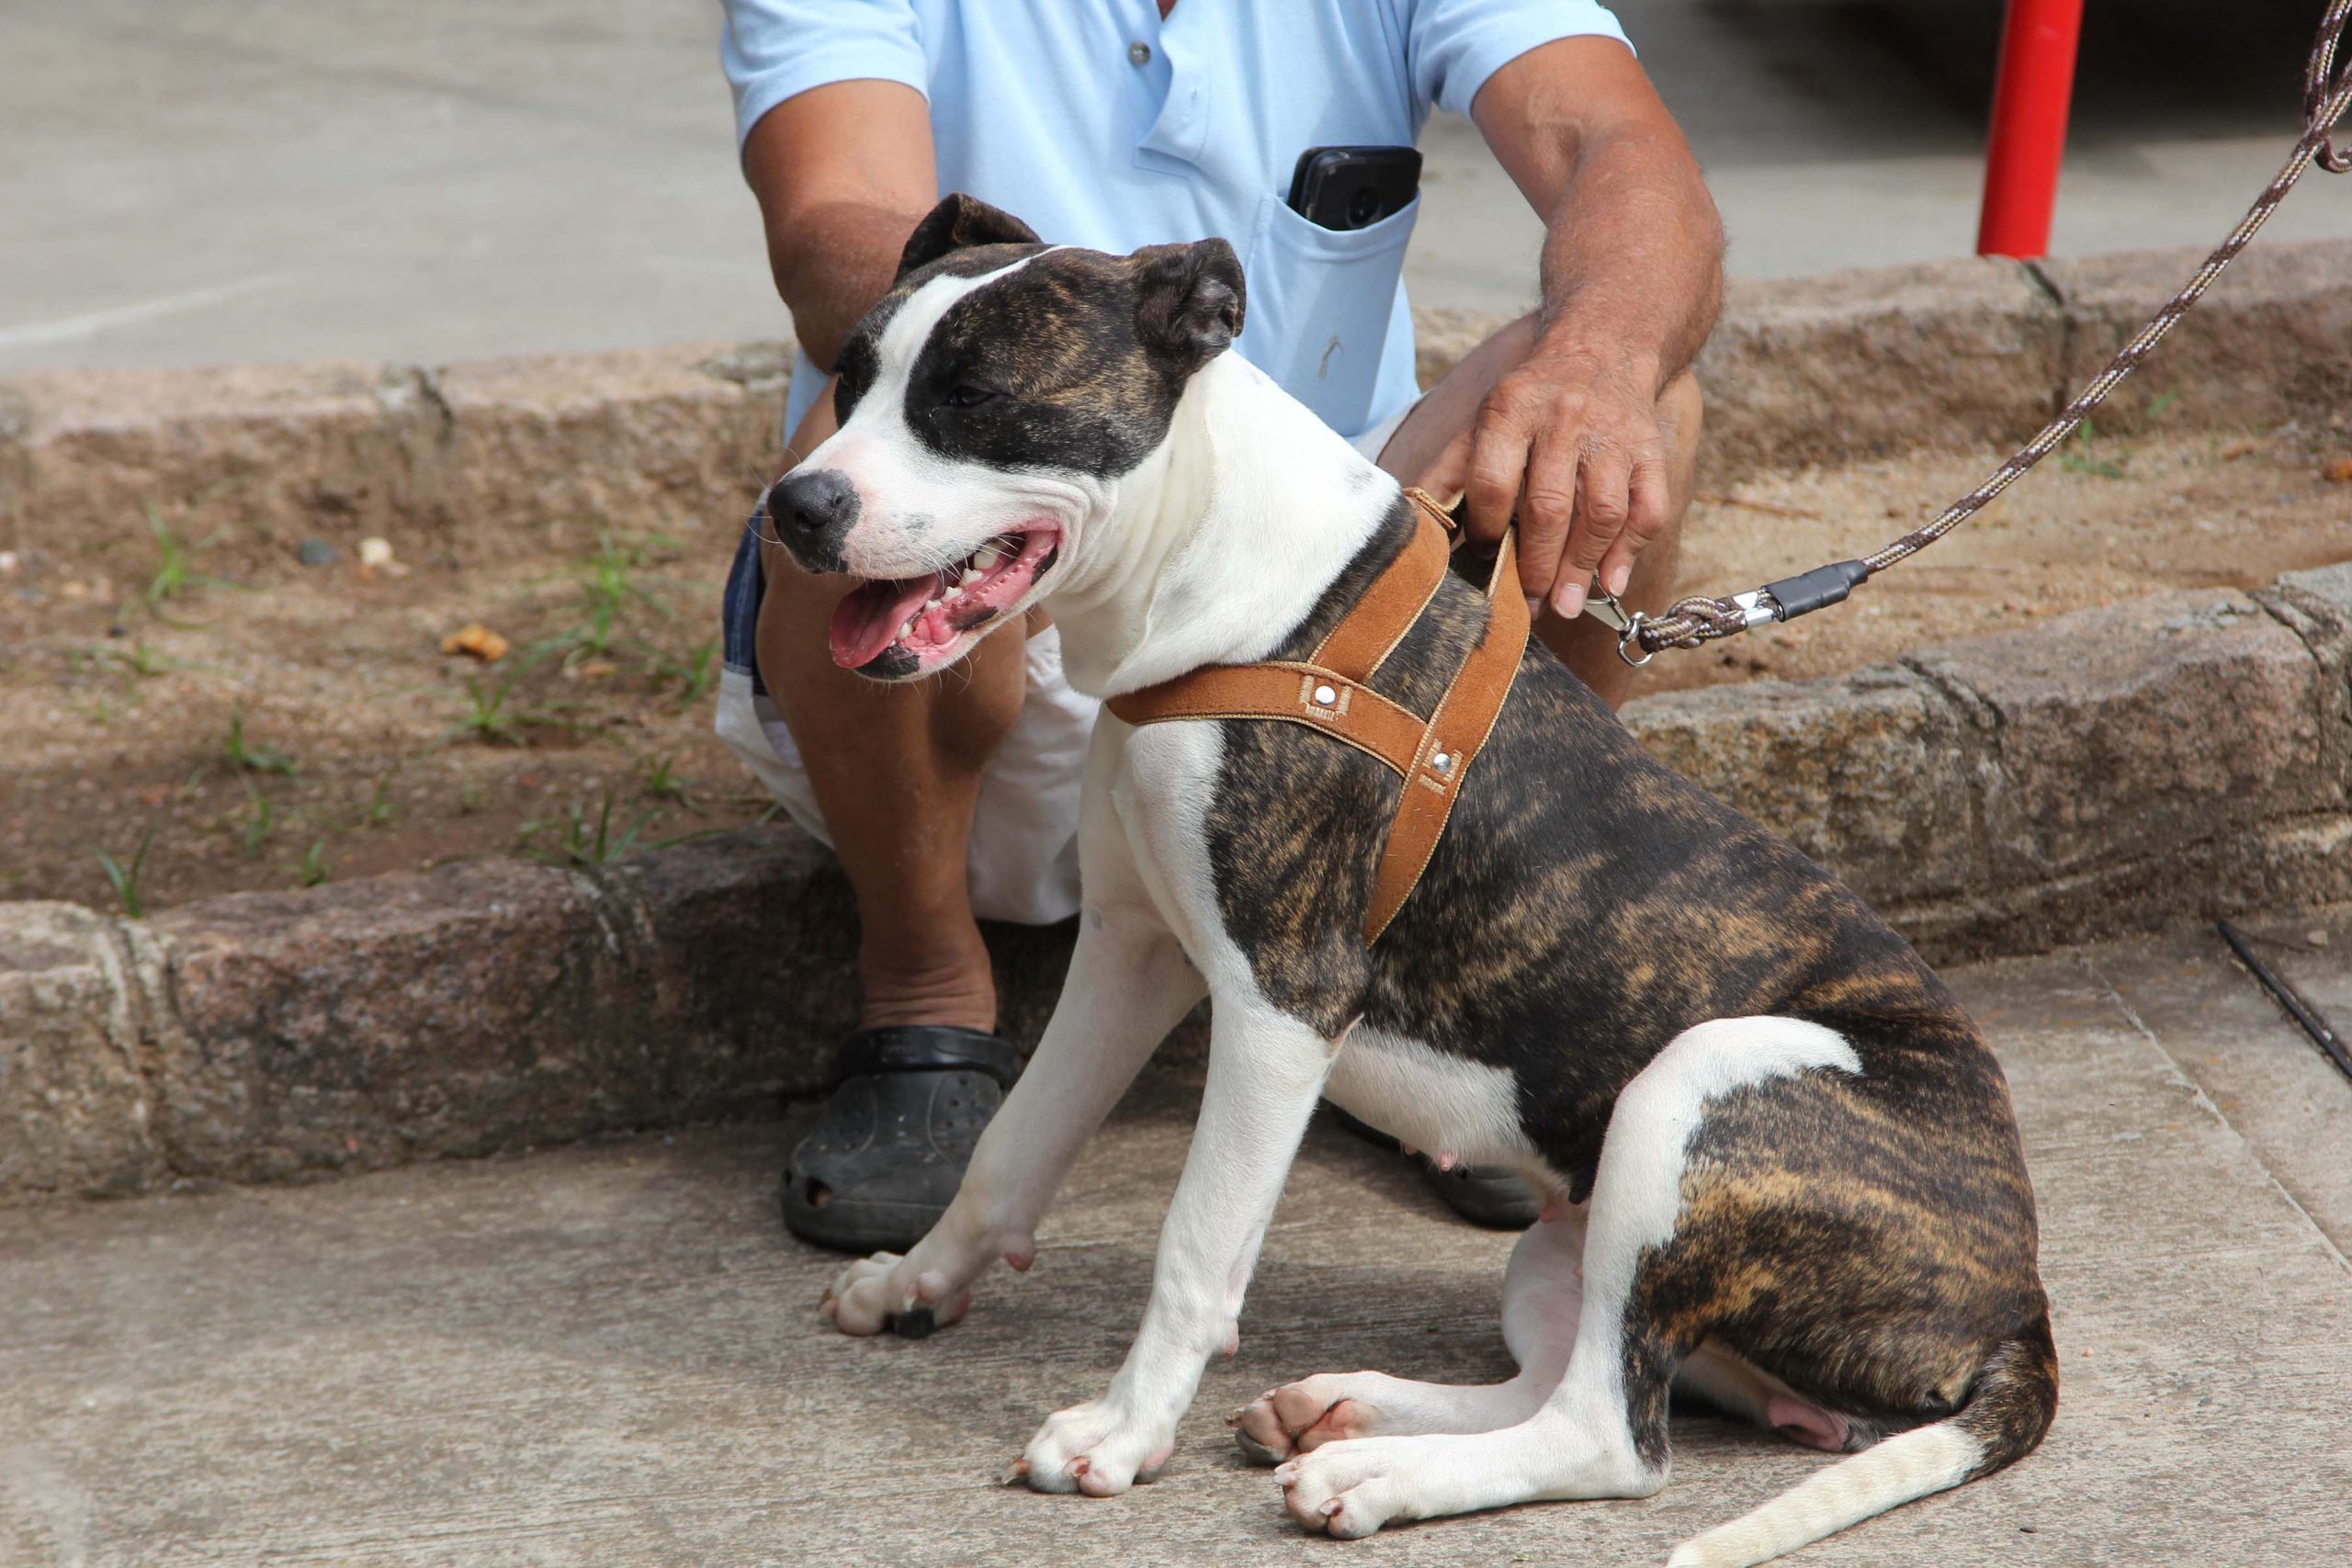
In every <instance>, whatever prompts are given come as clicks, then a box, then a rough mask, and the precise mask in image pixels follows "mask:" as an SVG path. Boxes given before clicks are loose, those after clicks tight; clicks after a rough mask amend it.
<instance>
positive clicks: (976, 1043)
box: [835, 1023, 1021, 1089]
mask: <svg viewBox="0 0 2352 1568" xmlns="http://www.w3.org/2000/svg"><path fill="white" fill-rule="evenodd" d="M959 1071H960V1072H979V1073H986V1074H987V1075H988V1076H989V1077H992V1078H994V1079H995V1080H996V1081H997V1083H998V1085H999V1086H1000V1087H1001V1088H1004V1089H1011V1088H1012V1080H1013V1079H1015V1078H1017V1077H1020V1076H1021V1053H1020V1051H1019V1050H1018V1049H1017V1048H1016V1047H1015V1046H1014V1045H1013V1043H1012V1042H1011V1041H1010V1040H1006V1039H1004V1038H1002V1037H1001V1036H999V1035H995V1034H989V1033H988V1032H984V1031H982V1030H978V1029H965V1028H962V1027H960V1026H959V1025H956V1024H951V1023H893V1024H885V1025H883V1026H882V1027H881V1028H878V1029H861V1030H859V1031H858V1032H856V1033H854V1034H853V1035H851V1036H850V1037H849V1038H848V1039H846V1040H844V1041H842V1048H841V1055H840V1056H839V1057H838V1058H837V1059H836V1066H835V1073H836V1076H837V1077H840V1078H853V1077H858V1076H860V1075H862V1074H865V1073H937V1072H959Z"/></svg>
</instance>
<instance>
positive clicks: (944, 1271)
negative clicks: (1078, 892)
mask: <svg viewBox="0 0 2352 1568" xmlns="http://www.w3.org/2000/svg"><path fill="white" fill-rule="evenodd" d="M1204 989H1205V987H1204V984H1203V982H1202V980H1201V978H1200V976H1199V975H1198V974H1197V973H1196V972H1195V971H1194V970H1193V966H1192V964H1191V963H1190V962H1189V961H1188V960H1187V959H1186V958H1185V957H1184V953H1183V950H1182V948H1181V947H1180V946H1178V945H1177V942H1176V939H1175V938H1174V937H1173V936H1171V935H1170V934H1169V932H1168V929H1167V928H1166V927H1165V926H1164V925H1162V924H1161V923H1160V922H1159V917H1158V916H1157V915H1155V914H1153V913H1152V912H1151V911H1150V910H1149V909H1148V908H1146V907H1144V906H1141V905H1139V904H1133V903H1128V904H1122V905H1119V906H1116V907H1113V908H1107V909H1106V908H1101V907H1090V908H1087V909H1086V910H1085V911H1083V912H1082V913H1081V914H1080V921H1079V933H1078V944H1077V947H1076V950H1075V951H1074V952H1073V953H1071V955H1070V964H1069V978H1068V979H1067V980H1065V981H1064V982H1063V984H1062V994H1061V998H1060V999H1059V1000H1058V1001H1057V1002H1056V1003H1055V1004H1054V1016H1053V1018H1052V1020H1051V1021H1049V1022H1048V1023H1047V1024H1046V1033H1045V1037H1044V1038H1043V1039H1042V1040H1040V1041H1039V1042H1038V1044H1037V1050H1036V1053H1035V1055H1033V1056H1032V1057H1031V1058H1030V1061H1029V1065H1028V1066H1027V1067H1026V1068H1024V1069H1023V1071H1022V1074H1021V1077H1020V1079H1019V1080H1018V1081H1017V1082H1015V1083H1014V1084H1013V1086H1012V1092H1011V1093H1010V1094H1008V1095H1007V1096H1006V1097H1005V1100H1004V1104H1003V1106H1002V1107H1001V1109H999V1110H998V1111H997V1113H996V1116H995V1118H994V1119H993V1120H992V1121H990V1122H989V1125H988V1129H987V1130H986V1131H985V1132H983V1133H982V1134H980V1140H979V1143H978V1145H977V1146H976V1147H975V1148H974V1149H973V1151H972V1163H971V1165H970V1167H969V1168H967V1169H966V1171H965V1172H964V1180H963V1183H962V1184H961V1185H960V1186H959V1187H958V1188H957V1189H956V1198H955V1201H953V1202H952V1203H950V1204H949V1205H948V1207H947V1212H946V1213H944V1214H942V1215H941V1216H940V1218H939V1223H938V1224H935V1225H933V1227H932V1228H931V1231H930V1233H929V1234H928V1235H925V1236H924V1237H923V1238H922V1240H921V1241H919V1242H917V1243H916V1244H915V1246H914V1249H913V1250H912V1251H910V1252H909V1253H908V1254H907V1255H906V1256H905V1257H903V1258H901V1257H899V1256H898V1255H897V1254H896V1253H888V1252H885V1253H877V1254H876V1255H875V1256H874V1257H872V1258H861V1259H859V1260H858V1261H857V1262H855V1263H853V1264H851V1265H850V1266H849V1267H848V1268H847V1269H843V1270H842V1274H841V1276H840V1277H839V1278H838V1279H837V1280H834V1282H833V1285H832V1288H831V1290H829V1291H827V1292H825V1300H824V1303H823V1309H824V1311H825V1313H826V1314H828V1315H829V1316H831V1318H832V1320H833V1323H834V1325H836V1326H838V1327H839V1328H840V1329H841V1330H842V1333H844V1334H874V1333H876V1332H879V1331H880V1330H881V1329H882V1328H883V1327H884V1326H886V1325H888V1323H889V1322H890V1320H891V1319H892V1318H894V1317H900V1316H902V1315H903V1314H910V1313H914V1312H917V1311H919V1310H928V1311H929V1312H930V1313H931V1314H932V1321H933V1323H936V1324H949V1323H953V1322H955V1321H956V1319H957V1318H959V1317H961V1316H963V1315H964V1310H965V1308H966V1307H967V1306H968V1305H969V1304H970V1301H971V1285H972V1281H973V1280H977V1279H978V1278H979V1276H980V1275H981V1274H982V1273H983V1272H984V1271H985V1270H986V1269H988V1267H989V1264H991V1263H993V1262H995V1261H996V1259H997V1258H1000V1257H1001V1258H1004V1259H1005V1261H1007V1262H1008V1263H1011V1264H1012V1266H1013V1267H1014V1268H1015V1269H1027V1268H1028V1267H1029V1264H1030V1261H1031V1259H1032V1258H1033V1257H1034V1256H1035V1246H1036V1242H1035V1235H1036V1228H1037V1222H1038V1221H1039V1220H1040V1219H1042V1218H1043V1217H1044V1216H1045V1213H1046V1205H1047V1204H1049V1203H1050V1202H1052V1201H1053V1196H1054V1193H1055V1191H1056V1190H1057V1189H1058V1188H1059V1187H1060V1186H1061V1182H1062V1178H1063V1177H1065V1176H1066V1175H1068V1174H1069V1167H1070V1162H1071V1161H1072V1160H1073V1159H1075V1158H1077V1156H1078V1151H1079V1150H1080V1148H1081V1147H1083V1146H1084V1145H1085V1143H1086V1140H1087V1139H1088V1138H1089V1137H1091V1135H1092V1134H1093V1132H1094V1129H1095V1128H1096V1127H1097V1126H1099V1125H1101V1123H1102V1121H1103V1117H1104V1116H1106V1115H1108V1114H1109V1113H1110V1110H1111V1107H1112V1106H1113V1105H1114V1104H1115V1103H1117V1101H1118V1099H1119V1096H1120V1095H1121V1094H1122V1093H1124V1092H1125V1089H1126V1087H1127V1085H1128V1084H1129V1083H1131V1082H1133V1081H1134V1078H1135V1076H1136V1070H1137V1069H1138V1068H1140V1067H1141V1066H1143V1064H1144V1062H1145V1060H1146V1059H1147V1058H1148V1057H1149V1056H1150V1055H1151V1053H1152V1052H1153V1051H1154V1050H1155V1049H1157V1048H1158V1047H1159V1043H1160V1041H1161V1040H1163V1039H1165V1038H1166V1037H1167V1034H1168V1032H1169V1031H1170V1029H1172V1028H1174V1027H1175V1025H1176V1022H1177V1021H1178V1020H1179V1019H1181V1018H1182V1017H1183V1016H1184V1014H1185V1012H1186V1010H1189V1009H1190V1008H1191V1007H1192V1005H1193V1003H1194V1002H1196V1001H1198V1000H1199V999H1200V998H1201V995H1202V992H1203V991H1204Z"/></svg>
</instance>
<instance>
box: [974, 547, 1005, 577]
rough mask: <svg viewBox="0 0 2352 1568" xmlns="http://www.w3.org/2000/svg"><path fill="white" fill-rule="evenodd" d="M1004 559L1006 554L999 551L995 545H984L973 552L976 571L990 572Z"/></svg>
mask: <svg viewBox="0 0 2352 1568" xmlns="http://www.w3.org/2000/svg"><path fill="white" fill-rule="evenodd" d="M1002 558H1004V552H1003V551H1001V550H1000V549H998V548H997V547H996V546H995V545H993V544H987V545H982V546H981V547H979V548H978V549H977V550H974V551H973V552H972V565H973V567H974V569H975V570H979V571H986V570H989V568H991V567H993V566H995V565H996V563H997V562H998V561H1000V560H1001V559H1002Z"/></svg>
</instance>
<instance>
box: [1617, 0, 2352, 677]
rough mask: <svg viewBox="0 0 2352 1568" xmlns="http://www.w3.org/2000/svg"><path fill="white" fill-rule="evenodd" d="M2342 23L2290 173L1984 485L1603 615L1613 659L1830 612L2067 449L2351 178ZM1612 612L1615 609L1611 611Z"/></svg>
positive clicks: (2314, 68)
mask: <svg viewBox="0 0 2352 1568" xmlns="http://www.w3.org/2000/svg"><path fill="white" fill-rule="evenodd" d="M2348 20H2352V0H2331V3H2330V4H2329V6H2328V7H2327V13H2326V15H2325V16H2324V17H2321V19H2320V25H2319V37H2318V39H2317V40H2316V41H2315V42H2314V43H2313V44H2312V58H2311V63H2310V65H2309V66H2308V67H2307V68H2306V69H2305V71H2304V73H2303V117H2304V118H2303V134H2302V136H2301V139H2300V140H2298V141H2296V143H2295V151H2294V154H2293V156H2291V157H2290V158H2289V159H2288V160H2287V163H2286V166H2285V167H2284V168H2281V169H2280V170H2279V171H2278V175H2276V176H2275V177H2274V178H2273V179H2272V180H2271V182H2270V184H2269V185H2268V186H2267V187H2266V188H2265V189H2264V190H2263V193H2262V194H2261V195H2260V196H2259V197H2256V198H2255V203H2254V205H2253V206H2252V207H2250V208H2248V209H2246V214H2245V217H2244V218H2242V219H2240V220H2238V225H2237V227H2236V228H2234V229H2233V230H2231V231H2230V232H2229V237H2228V238H2227V239H2224V240H2223V241H2222V243H2220V244H2219V245H2217V246H2215V247H2214V249H2213V254H2211V255H2209V256H2207V257H2206V258H2205V265H2203V266H2200V267H2199V268H2198V269H2197V273H2196V276H2193V277H2191V278H2190V279H2189V280H2188V284H2187V285H2186V286H2185V287H2184V288H2182V289H2181V290H2180V292H2179V293H2177V294H2175V295H2174V296H2173V297H2172V299H2170V300H2169V301H2167V302H2166V303H2165V308H2164V309H2163V310H2159V311H2157V312H2156V314H2155V317H2154V320H2152V321H2149V322H2148V324H2147V325H2146V326H2144V327H2143V328H2141V329H2140V333H2139V335H2138V336H2137V337H2135V338H2133V339H2132V340H2131V342H2130V343H2127V344H2124V345H2123V347H2122V349H2121V350H2120V352H2119V353H2118V354H2117V355H2116V356H2115V357H2114V358H2113V359H2110V360H2109V361H2108V363H2107V368H2106V369H2104V370H2101V371H2100V372H2099V373H2098V375H2097V376H2096V377H2094V378H2092V379H2091V381H2090V383H2089V384H2088V385H2087V386H2086V387H2085V388H2084V389H2082V390H2081V391H2080V392H2079V393H2077V394H2076V395H2075V400H2074V401H2073V402H2071V403H2068V404H2067V405H2066V407H2065V408H2064V410H2063V411H2062V412H2060V413H2059V415H2058V417H2057V418H2055V419H2053V420H2052V421H2051V422H2050V423H2048V424H2046V425H2044V426H2042V428H2041V434H2039V435H2036V436H2035V437H2034V438H2033V439H2032V440H2031V441H2029V442H2027V443H2026V444H2025V445H2024V446H2021V447H2019V448H2018V450H2017V451H2016V452H2015V453H2013V454H2012V455H2011V456H2010V457H2009V459H2008V460H2007V462H2005V463H2003V464H2002V465H2001V466H2000V467H1999V468H1996V469H1994V470H1993V471H1992V473H1990V474H1988V475H1987V476H1985V480H1984V482H1983V483H1982V484H1979V485H1978V486H1977V487H1976V488H1975V489H1974V490H1972V491H1969V492H1968V493H1967V494H1966V495H1963V496H1962V497H1961V498H1960V499H1959V500H1958V501H1955V502H1952V503H1951V505H1950V506H1948V507H1946V508H1944V510H1943V513H1941V515H1939V516H1938V517H1937V518H1936V519H1935V520H1934V521H1933V522H1931V523H1928V524H1927V525H1924V526H1922V527H1918V528H1914V529H1913V530H1912V531H1911V532H1910V533H1908V534H1905V535H1904V536H1902V537H1901V538H1899V539H1896V540H1895V541H1894V542H1893V543H1892V544H1890V545H1888V546H1887V547H1885V548H1884V549H1882V550H1880V551H1878V552H1877V553H1876V554H1874V555H1867V556H1864V557H1862V558H1860V559H1859V560H1845V561H1835V562H1832V563H1831V564H1830V565H1827V566H1822V567H1815V569H1814V570H1811V571H1808V572H1805V573H1804V574H1802V575H1801V576H1797V577H1791V578H1783V579H1782V580H1781V581H1778V582H1769V583H1766V584H1765V585H1764V586H1763V587H1761V588H1757V589H1751V590H1750V591H1749V592H1746V593H1735V594H1732V595H1731V596H1729V597H1728V598H1723V599H1710V598H1707V597H1705V596H1704V595H1698V596H1694V597H1691V598H1689V599H1683V600H1679V601H1678V602H1677V603H1676V604H1674V606H1673V607H1672V608H1671V609H1669V610H1668V611H1667V613H1666V614H1665V615H1658V616H1650V615H1641V614H1638V613H1636V614H1634V615H1624V616H1614V615H1608V616H1605V618H1608V619H1610V620H1611V621H1612V622H1615V623H1616V624H1617V625H1618V626H1619V631H1618V634H1617V652H1618V656H1619V657H1620V658H1622V659H1623V660H1625V662H1627V663H1628V664H1636V665H1639V664H1646V663H1648V662H1649V661H1650V660H1651V658H1652V657H1653V656H1654V655H1656V654H1657V651H1658V650H1659V649H1664V648H1697V647H1699V646H1701V645H1702V644H1703V643H1708V642H1712V641H1713V640H1714V639H1715V638H1717V637H1734V636H1736V635H1737V634H1739V633H1741V632H1744V631H1747V629H1748V628H1749V627H1751V626H1762V625H1764V624H1765V623H1766V622H1768V621H1788V620H1793V619H1795V618H1796V617H1797V616H1799V615H1804V614H1806V613H1808V612H1810V611H1814V610H1818V609H1820V608H1822V607H1823V606H1824V605H1826V604H1837V603H1838V602H1839V601H1840V600H1842V599H1844V598H1845V597H1846V595H1847V594H1848V593H1849V592H1852V591H1853V590H1854V589H1855V588H1857V587H1859V586H1860V584H1862V583H1863V582H1866V581H1869V580H1870V579H1871V578H1872V577H1874V576H1876V575H1877V574H1878V573H1880V572H1882V571H1884V570H1886V569H1887V568H1888V567H1891V566H1893V565H1894V564H1895V563H1896V562H1897V561H1900V560H1904V559H1905V558H1909V557H1911V556H1915V555H1917V554H1918V553H1919V552H1920V551H1921V550H1924V549H1926V548H1927V547H1928V546H1929V545H1932V544H1934V543H1935V542H1936V541H1937V540H1938V539H1940V538H1942V537H1943V536H1945V535H1946V534H1949V533H1951V531H1952V530H1953V529H1954V528H1956V527H1958V526H1960V525H1961V524H1962V523H1964V522H1966V521H1967V520H1968V519H1969V518H1970V517H1972V516H1973V515H1974V514H1975V513H1978V512H1980V511H1982V510H1983V509H1984V508H1985V506H1986V505H1987V504H1989V503H1990V502H1992V500H1993V499H1994V498H1995V497H1996V496H1997V495H1999V494H2000V493H2001V492H2002V491H2005V490H2007V489H2008V488H2009V486H2011V485H2013V484H2015V483H2016V482H2017V481H2018V479H2020V478H2022V477H2023V476H2024V475H2026V474H2027V473H2029V472H2030V471H2031V469H2032V468H2033V467H2034V465H2035V464H2037V463H2039V462H2041V460H2042V459H2043V458H2044V457H2048V456H2050V454H2051V453H2052V452H2054V451H2056V450H2057V449H2058V448H2059V447H2060V446H2064V444H2065V441H2066V439H2067V437H2069V436H2071V435H2073V434H2075V430H2076V428H2077V427H2079V426H2080V425H2081V424H2082V423H2083V421H2084V420H2085V419H2086V418H2087V417H2089V415H2090V412H2091V411H2092V410H2094V409H2096V408H2098V406H2099V404H2101V403H2103V402H2105V401H2106V400H2107V397H2108V394H2109V393H2110V392H2112V391H2114V390H2115V389H2116V388H2117V387H2119V386H2120V385H2122V383H2123V381H2124V379H2125V378H2127V377H2129V376H2130V375H2131V372H2132V371H2134V370H2137V369H2138V368H2139V367H2140V364H2141V362H2142V361H2143V360H2144V359H2146V358H2147V357H2148V355H2149V353H2150V352H2151V351H2152V350H2154V348H2155V346H2156V344H2159V343H2162V342H2163V341H2164V337H2165V333H2168V332H2170V331H2172V329H2173V325H2174V323H2175V322H2177V321H2179V320H2180V319H2181V317H2183V316H2185V315H2187V314H2188V310H2189V307H2190V306H2192V305H2194V304H2196V303H2197V301H2198V300H2199V299H2201V298H2203V296H2204V293H2205V291H2206V290H2207V289H2208V288H2211V287H2212V286H2213V280H2214V279H2215V278H2217V277H2219V276H2222V269H2223V268H2225V267H2227V266H2228V265H2230V263H2231V262H2233V261H2234V260H2236V259H2237V254H2238V253H2239V252H2240V251H2243V250H2245V247H2246V245H2247V243H2249V242H2251V241H2252V240H2253V238H2254V237H2255V235H2256V233H2258V232H2260V231H2261V229H2262V226H2263V224H2265V223H2267V222H2268V221H2269V220H2270V215H2271V213H2273V212H2275V211H2277V210H2278V204H2279V203H2280V202H2281V201H2284V200H2285V199H2286V197H2287V193H2288V192H2289V191H2290V190H2292V189H2294V188H2295V182H2296V181H2297V180H2300V179H2301V178H2302V177H2303V172H2304V170H2306V169H2308V168H2309V167H2310V166H2311V165H2312V164H2318V165H2319V166H2320V167H2321V168H2323V169H2325V170H2326V171H2327V172H2328V173H2330V174H2332V175H2340V174H2344V173H2346V171H2352V147H2346V148H2341V149H2339V148H2337V147H2335V145H2334V144H2333V143H2332V142H2331V141H2330V138H2331V137H2332V136H2333V134H2334V133H2335V127H2336V124H2337V122H2339V121H2340V120H2342V119H2343V118H2344V117H2345V115H2346V112H2347V111H2352V63H2347V64H2346V67H2345V68H2344V69H2343V70H2342V71H2341V72H2338V71H2337V70H2336V65H2335V54H2336V50H2337V48H2338V47H2339V46H2340V45H2341V44H2342V43H2343V41H2344V31H2345V26H2346V22H2347V21H2348ZM1608 608H1610V609H1614V608H1615V606H1614V604H1610V605H1609V606H1608ZM1636 648H1638V649H1640V650H1641V651H1640V654H1639V656H1638V657H1636V656H1635V653H1634V649H1636Z"/></svg>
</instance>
